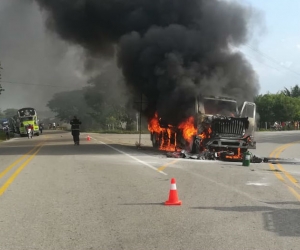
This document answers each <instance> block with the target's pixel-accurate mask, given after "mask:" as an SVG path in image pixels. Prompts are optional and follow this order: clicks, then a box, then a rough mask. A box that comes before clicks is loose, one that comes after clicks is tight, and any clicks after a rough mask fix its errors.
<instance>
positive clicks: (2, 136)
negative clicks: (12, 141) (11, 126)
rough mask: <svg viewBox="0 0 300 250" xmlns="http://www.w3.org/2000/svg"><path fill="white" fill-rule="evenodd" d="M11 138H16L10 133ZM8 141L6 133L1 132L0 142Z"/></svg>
mask: <svg viewBox="0 0 300 250" xmlns="http://www.w3.org/2000/svg"><path fill="white" fill-rule="evenodd" d="M10 138H14V134H13V133H10ZM5 140H6V136H5V133H4V132H3V130H0V142H1V141H5Z"/></svg>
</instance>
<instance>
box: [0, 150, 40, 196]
mask: <svg viewBox="0 0 300 250" xmlns="http://www.w3.org/2000/svg"><path fill="white" fill-rule="evenodd" d="M42 147H43V144H42V145H40V146H39V147H38V149H37V150H36V151H35V152H34V153H33V154H32V155H31V156H30V157H29V158H28V159H27V160H26V161H25V162H24V163H23V164H22V165H21V166H20V167H19V168H18V169H17V170H16V171H15V172H14V173H13V174H12V175H11V176H10V177H9V179H8V180H7V181H6V182H5V183H4V185H3V186H2V187H0V196H1V195H2V194H3V193H4V192H5V191H6V189H7V188H8V187H9V186H10V184H11V183H12V182H13V181H14V179H15V178H16V177H17V176H18V175H19V173H20V172H21V171H22V170H23V169H24V168H25V167H26V166H27V165H28V163H29V162H31V160H32V159H33V158H34V157H35V156H36V154H37V153H38V152H39V151H40V150H41V148H42Z"/></svg>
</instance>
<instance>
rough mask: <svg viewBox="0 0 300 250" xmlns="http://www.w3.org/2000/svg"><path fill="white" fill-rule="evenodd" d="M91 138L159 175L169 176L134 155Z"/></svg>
mask: <svg viewBox="0 0 300 250" xmlns="http://www.w3.org/2000/svg"><path fill="white" fill-rule="evenodd" d="M91 138H92V139H93V140H95V141H97V142H100V143H101V144H103V145H105V146H107V147H109V148H111V149H113V150H115V151H117V152H119V153H121V154H123V155H126V156H127V157H129V158H131V159H134V160H135V161H137V162H139V163H142V164H143V165H145V166H147V167H149V168H151V169H153V170H155V171H158V172H159V173H161V174H163V175H167V174H166V173H165V172H163V171H160V170H158V169H157V168H156V167H153V166H152V165H150V164H148V163H147V162H145V161H142V160H140V159H138V158H136V157H134V156H132V155H130V154H127V153H125V152H124V151H121V150H119V149H117V148H115V147H113V146H111V145H109V144H106V143H105V142H103V141H98V140H97V139H95V138H93V137H91Z"/></svg>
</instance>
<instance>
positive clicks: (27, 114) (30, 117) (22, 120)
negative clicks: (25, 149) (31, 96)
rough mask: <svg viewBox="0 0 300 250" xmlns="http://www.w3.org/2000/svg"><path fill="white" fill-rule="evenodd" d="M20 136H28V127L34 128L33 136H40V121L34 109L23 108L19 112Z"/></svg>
mask: <svg viewBox="0 0 300 250" xmlns="http://www.w3.org/2000/svg"><path fill="white" fill-rule="evenodd" d="M18 121H19V128H20V129H19V130H20V136H27V126H28V125H29V124H31V125H32V126H33V134H34V135H37V136H39V135H40V130H39V120H38V116H37V112H36V110H35V109H34V108H22V109H19V110H18Z"/></svg>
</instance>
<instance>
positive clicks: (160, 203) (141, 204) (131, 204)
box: [119, 202, 165, 206]
mask: <svg viewBox="0 0 300 250" xmlns="http://www.w3.org/2000/svg"><path fill="white" fill-rule="evenodd" d="M164 204H165V203H163V202H158V203H123V204H119V205H121V206H145V205H146V206H147V205H151V206H152V205H161V206H163V205H164Z"/></svg>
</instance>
